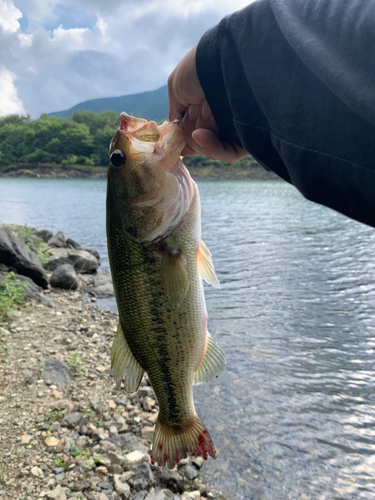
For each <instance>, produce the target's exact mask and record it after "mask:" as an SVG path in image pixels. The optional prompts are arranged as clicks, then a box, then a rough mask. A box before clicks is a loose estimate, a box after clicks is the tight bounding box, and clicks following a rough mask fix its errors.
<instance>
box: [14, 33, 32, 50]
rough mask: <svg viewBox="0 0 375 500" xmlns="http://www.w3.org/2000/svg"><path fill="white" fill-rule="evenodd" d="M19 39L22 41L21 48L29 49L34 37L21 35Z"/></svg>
mask: <svg viewBox="0 0 375 500" xmlns="http://www.w3.org/2000/svg"><path fill="white" fill-rule="evenodd" d="M17 36H18V39H19V41H20V44H21V47H29V46H30V45H31V44H32V43H33V35H32V34H31V35H24V34H23V33H19V34H18V35H17Z"/></svg>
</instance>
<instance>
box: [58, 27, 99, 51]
mask: <svg viewBox="0 0 375 500" xmlns="http://www.w3.org/2000/svg"><path fill="white" fill-rule="evenodd" d="M89 33H91V30H90V29H89V28H70V29H64V28H63V27H62V25H61V24H60V26H59V27H58V28H56V29H55V30H53V33H52V38H51V40H52V42H54V43H56V44H58V45H59V46H60V47H64V49H65V50H72V51H74V50H82V49H83V48H84V46H85V38H86V35H88V34H89Z"/></svg>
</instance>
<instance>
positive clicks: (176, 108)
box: [168, 97, 187, 122]
mask: <svg viewBox="0 0 375 500" xmlns="http://www.w3.org/2000/svg"><path fill="white" fill-rule="evenodd" d="M186 110H187V107H186V106H184V105H183V104H181V103H180V102H179V101H178V100H177V99H175V98H173V97H170V98H169V113H168V120H169V121H170V122H172V121H173V120H176V119H177V118H181V116H184V115H185V113H186Z"/></svg>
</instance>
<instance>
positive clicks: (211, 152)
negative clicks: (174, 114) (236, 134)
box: [192, 129, 248, 163]
mask: <svg viewBox="0 0 375 500" xmlns="http://www.w3.org/2000/svg"><path fill="white" fill-rule="evenodd" d="M192 137H193V140H194V142H196V143H197V144H198V146H199V147H200V149H201V150H202V151H203V153H204V154H205V155H206V156H208V158H211V159H212V160H221V161H226V162H228V163H233V162H235V161H238V160H240V159H241V158H245V156H248V153H247V152H246V151H245V150H244V149H242V148H241V147H240V146H238V145H237V144H235V143H232V142H230V141H228V140H223V141H221V140H220V139H219V137H218V136H217V135H216V134H215V133H214V132H213V131H212V130H207V129H198V130H195V131H194V132H193V134H192Z"/></svg>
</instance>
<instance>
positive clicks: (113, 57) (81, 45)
mask: <svg viewBox="0 0 375 500" xmlns="http://www.w3.org/2000/svg"><path fill="white" fill-rule="evenodd" d="M248 3H249V0H231V1H230V2H229V1H228V0H60V1H59V0H0V116H5V115H8V114H15V113H17V114H27V113H29V114H30V115H31V116H32V117H33V118H38V117H39V116H40V114H41V113H50V112H52V111H60V110H63V109H68V108H70V107H71V106H74V105H75V104H77V103H79V102H82V101H87V100H89V99H96V98H100V97H114V96H120V95H127V94H135V93H138V92H143V91H146V90H154V89H157V88H159V87H161V86H162V85H165V84H166V81H167V78H168V75H169V74H170V73H171V71H172V70H173V68H174V67H175V66H176V64H177V63H178V62H179V61H180V60H181V58H182V57H183V56H184V55H185V54H186V53H187V52H188V51H189V50H190V49H191V48H192V47H193V46H194V45H195V44H196V43H197V42H198V41H199V39H200V37H201V36H202V35H203V33H204V32H205V31H206V30H207V29H209V28H210V27H212V26H214V25H215V24H216V23H217V22H219V21H220V19H222V18H223V17H224V16H225V15H227V14H230V13H231V12H234V11H235V10H238V9H240V8H242V7H244V6H245V5H247V4H248Z"/></svg>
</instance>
